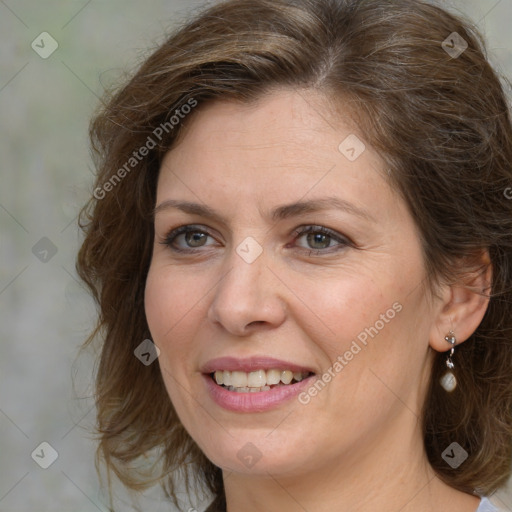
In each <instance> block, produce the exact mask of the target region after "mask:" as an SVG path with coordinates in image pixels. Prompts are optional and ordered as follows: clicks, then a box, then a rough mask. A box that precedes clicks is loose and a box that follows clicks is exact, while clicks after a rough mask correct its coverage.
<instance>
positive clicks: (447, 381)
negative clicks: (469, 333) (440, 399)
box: [440, 331, 457, 393]
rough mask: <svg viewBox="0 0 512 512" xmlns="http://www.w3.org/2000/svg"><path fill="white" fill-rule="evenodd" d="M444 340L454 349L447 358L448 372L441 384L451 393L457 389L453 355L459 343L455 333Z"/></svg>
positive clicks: (451, 333)
mask: <svg viewBox="0 0 512 512" xmlns="http://www.w3.org/2000/svg"><path fill="white" fill-rule="evenodd" d="M444 339H445V340H446V341H447V342H448V343H450V345H451V346H452V348H451V349H450V354H449V355H448V357H447V358H446V367H447V368H448V371H447V372H446V373H445V374H444V375H443V376H442V377H441V380H440V383H441V386H443V388H444V389H445V390H446V391H448V392H449V393H451V392H452V391H453V390H454V389H455V388H456V387H457V379H456V378H455V375H454V374H453V372H452V371H451V370H453V368H454V367H455V365H454V364H453V360H452V357H453V353H454V352H455V344H456V343H457V338H456V337H455V333H454V332H453V331H450V332H449V333H448V334H447V335H446V336H445V337H444Z"/></svg>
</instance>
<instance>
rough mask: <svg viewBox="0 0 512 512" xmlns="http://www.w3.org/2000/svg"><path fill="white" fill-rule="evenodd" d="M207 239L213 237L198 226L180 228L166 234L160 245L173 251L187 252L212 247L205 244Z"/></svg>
mask: <svg viewBox="0 0 512 512" xmlns="http://www.w3.org/2000/svg"><path fill="white" fill-rule="evenodd" d="M208 238H213V237H212V236H211V235H210V234H209V233H208V232H206V231H205V230H204V229H201V227H200V226H180V227H179V228H176V229H173V230H172V231H171V232H170V233H168V234H167V236H166V237H165V240H164V241H163V242H161V243H162V244H163V245H166V246H167V247H169V248H170V249H172V250H174V251H177V252H180V251H181V252H187V251H193V250H194V249H197V248H200V247H206V246H208V245H212V244H211V243H209V244H208V243H207V241H208Z"/></svg>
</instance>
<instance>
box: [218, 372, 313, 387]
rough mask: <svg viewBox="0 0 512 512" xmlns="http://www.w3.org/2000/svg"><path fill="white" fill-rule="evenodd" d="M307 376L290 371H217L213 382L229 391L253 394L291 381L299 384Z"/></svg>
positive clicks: (306, 374)
mask: <svg viewBox="0 0 512 512" xmlns="http://www.w3.org/2000/svg"><path fill="white" fill-rule="evenodd" d="M307 376H308V373H302V372H292V371H290V370H276V369H274V368H273V369H271V370H266V371H265V370H256V371H254V372H248V373H246V372H240V371H235V372H229V371H227V370H224V371H222V370H217V371H216V372H215V373H214V379H215V382H216V383H217V384H218V385H219V386H222V385H223V386H224V387H226V388H228V389H229V390H230V391H237V392H238V393H255V392H257V391H268V390H269V389H270V386H276V385H287V384H290V383H291V382H292V381H293V380H295V381H296V382H300V381H301V380H303V379H305V378H306V377H307Z"/></svg>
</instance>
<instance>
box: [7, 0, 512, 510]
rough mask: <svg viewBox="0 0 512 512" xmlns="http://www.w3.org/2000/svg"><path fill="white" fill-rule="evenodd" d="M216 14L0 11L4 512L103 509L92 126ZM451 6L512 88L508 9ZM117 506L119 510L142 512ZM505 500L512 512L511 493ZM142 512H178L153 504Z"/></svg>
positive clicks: (124, 4) (146, 6)
mask: <svg viewBox="0 0 512 512" xmlns="http://www.w3.org/2000/svg"><path fill="white" fill-rule="evenodd" d="M206 3H212V2H204V1H191V0H189V1H186V0H181V1H180V0H147V1H146V2H135V1H120V0H109V1H108V2H107V1H105V0H67V1H64V0H55V1H48V0H44V1H41V0H0V120H1V121H0V122H1V125H0V126H1V128H0V159H1V160H0V176H1V185H0V230H1V235H0V257H1V260H0V261H1V264H0V311H1V324H0V333H1V334H0V335H1V339H0V340H1V357H0V379H1V380H0V511H1V512H18V511H23V512H25V511H27V512H28V511H36V510H37V511H38V512H44V511H50V510H51V511H66V512H72V511H84V512H96V511H98V510H100V511H106V510H107V500H106V497H105V494H104V493H103V492H102V491H101V490H100V486H99V483H98V479H97V476H96V472H95V467H94V450H95V443H94V440H93V438H92V435H91V434H90V429H91V426H92V425H93V422H94V405H93V401H92V400H91V393H92V391H91V390H92V388H91V376H92V373H93V369H94V354H93V353H92V351H89V352H86V353H84V354H82V355H81V356H80V357H79V358H78V350H79V347H80V344H81V343H82V342H83V340H84V339H85V337H86V335H87V333H88V332H89V330H90V328H91V326H92V322H93V319H94V315H95V308H94V305H93V304H92V302H91V300H90V299H89V298H88V297H87V295H86V294H85V292H84V290H83V289H82V288H81V286H80V285H79V283H78V281H77V277H76V274H75V271H74V259H75V255H76V251H77V249H78V247H79V243H80V235H79V233H78V230H77V227H76V215H77V212H78V209H79V207H80V206H81V205H82V204H83V203H84V202H85V200H86V198H87V197H88V194H89V192H90V190H91V187H92V178H93V176H92V173H91V170H92V164H91V161H90V156H89V150H88V140H87V129H88V121H89V118H90V117H91V115H92V113H93V111H94V109H95V108H96V107H97V105H98V103H99V101H98V97H100V96H101V94H102V91H103V87H104V86H109V85H110V84H111V83H113V82H117V81H119V79H120V77H121V76H122V73H123V72H124V71H130V70H133V69H134V68H135V66H136V65H137V63H140V62H141V60H142V59H143V58H144V57H145V56H147V55H148V53H149V51H150V50H151V48H153V47H154V46H155V45H157V44H158V43H159V42H161V41H162V40H163V38H164V35H165V33H168V32H169V31H170V30H171V29H172V28H173V27H174V26H175V25H176V24H177V23H180V22H181V21H183V20H184V19H186V17H187V16H189V15H190V13H191V12H193V11H194V10H195V9H197V8H199V7H201V6H203V5H206ZM445 5H447V6H451V8H452V9H455V10H457V11H459V12H462V13H464V14H466V15H467V16H469V17H470V18H471V19H472V20H473V21H474V22H476V23H477V25H478V26H479V28H480V30H481V31H482V32H483V33H484V35H485V36H486V38H487V41H488V48H489V56H490V59H491V61H492V62H493V64H494V66H495V67H496V68H498V69H499V70H500V72H501V73H502V74H505V75H507V76H509V77H510V76H512V31H511V30H510V20H511V19H512V0H470V1H468V0H466V1H462V0H460V1H457V2H450V3H446V4H445ZM43 32H47V33H48V34H49V35H42V36H41V35H40V34H41V33H43ZM41 40H43V41H41ZM57 44H58V48H57V49H56V50H55V51H54V52H53V53H51V52H52V50H53V49H54V47H55V45H57ZM50 53H51V54H50ZM73 380H74V381H75V384H76V386H75V388H74V387H73V384H72V382H73ZM41 443H48V444H49V445H50V446H48V445H46V444H43V445H41ZM53 450H55V451H53ZM50 463H51V465H49V467H48V468H47V469H44V468H43V467H41V466H46V465H48V464H50ZM118 495H119V501H118V502H117V504H116V505H117V506H116V510H119V511H124V510H127V511H128V510H133V508H132V506H131V505H130V504H129V501H128V496H127V495H126V494H125V493H123V492H122V490H119V492H118ZM496 498H497V500H499V502H500V504H501V506H502V507H504V509H505V510H511V511H512V492H511V491H510V489H509V490H508V491H507V490H503V491H502V492H500V493H499V494H498V495H497V496H496ZM183 504H184V505H185V509H186V508H187V507H188V506H189V505H190V506H192V504H189V503H188V502H187V500H186V498H185V497H183ZM140 505H141V508H142V509H143V510H148V511H149V510H151V511H170V510H172V507H170V505H169V504H168V503H165V501H164V500H162V499H161V497H160V495H159V493H158V492H157V491H154V492H151V493H148V494H147V495H144V496H142V497H141V498H140Z"/></svg>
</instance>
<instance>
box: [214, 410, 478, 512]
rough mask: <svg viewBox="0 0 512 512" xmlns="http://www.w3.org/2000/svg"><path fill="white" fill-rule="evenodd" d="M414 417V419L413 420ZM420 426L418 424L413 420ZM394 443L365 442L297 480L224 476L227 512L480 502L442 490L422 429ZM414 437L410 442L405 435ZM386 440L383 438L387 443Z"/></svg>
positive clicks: (392, 511) (470, 510)
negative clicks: (423, 439)
mask: <svg viewBox="0 0 512 512" xmlns="http://www.w3.org/2000/svg"><path fill="white" fill-rule="evenodd" d="M411 416H412V415H411ZM409 421H413V422H414V423H416V418H413V420H412V419H411V418H409ZM410 427H411V425H410V424H409V429H407V428H404V431H403V432H394V433H393V436H392V438H393V439H394V442H390V443H388V442H382V439H383V437H382V434H383V433H382V432H381V433H379V439H373V440H372V439H365V440H363V442H362V443H360V444H358V446H357V447H353V449H351V450H348V451H347V452H345V453H343V454H342V455H340V454H333V459H332V460H330V461H327V462H326V464H324V465H323V466H322V467H318V468H314V470H310V471H304V472H301V473H297V474H293V475H281V474H277V472H274V473H272V471H269V472H265V471H262V472H261V473H260V474H259V475H257V476H256V475H247V474H239V473H227V472H225V473H224V487H225V492H226V501H227V511H228V512H259V511H261V510H265V511H266V512H282V511H283V510H286V511H287V512H304V511H309V510H314V511H315V512H327V511H329V512H332V510H343V512H370V511H371V512H374V511H375V510H379V512H396V511H398V510H399V511H400V512H433V511H444V510H448V503H449V504H450V505H449V510H450V511H451V512H455V511H456V512H474V511H475V510H476V509H477V507H478V503H479V499H478V498H476V497H474V496H471V495H469V494H465V493H462V492H460V491H457V490H455V489H453V488H451V487H449V486H447V485H446V484H444V483H443V482H442V481H441V480H440V479H439V478H438V477H437V476H436V475H435V474H434V472H433V470H432V468H431V467H430V465H429V464H428V461H427V458H426V455H425V453H424V450H423V443H422V436H421V429H420V428H419V426H418V425H417V424H416V425H415V426H414V428H413V429H411V428H410ZM407 431H409V432H411V431H412V432H413V434H412V435H409V437H407V436H405V437H404V434H405V432H407ZM385 437H387V436H384V438H385Z"/></svg>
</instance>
